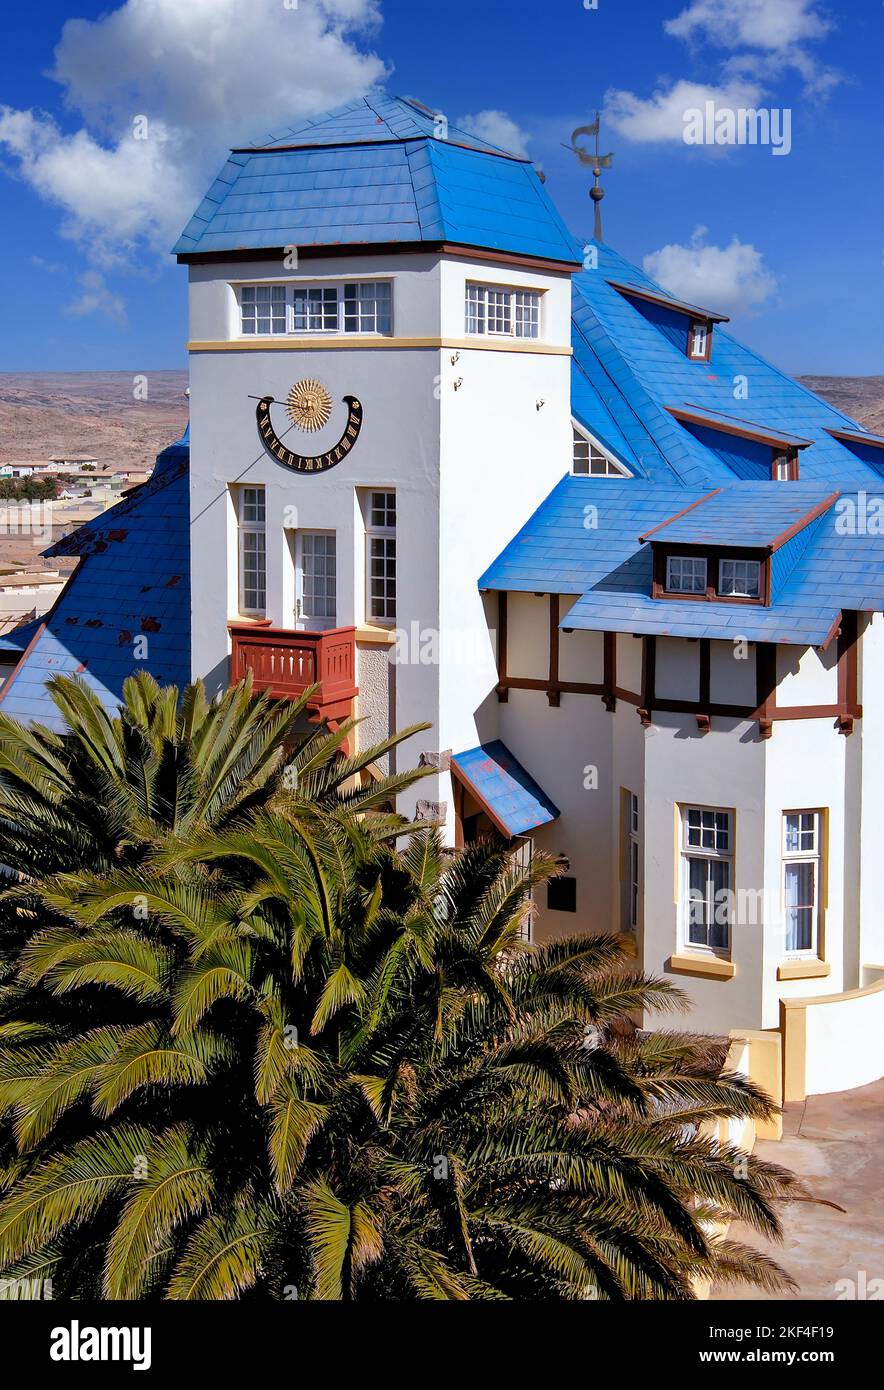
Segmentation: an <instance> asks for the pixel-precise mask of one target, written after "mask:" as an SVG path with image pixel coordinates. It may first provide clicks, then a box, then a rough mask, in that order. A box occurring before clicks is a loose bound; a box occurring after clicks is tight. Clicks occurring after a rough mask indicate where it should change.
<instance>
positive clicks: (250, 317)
mask: <svg viewBox="0 0 884 1390" xmlns="http://www.w3.org/2000/svg"><path fill="white" fill-rule="evenodd" d="M240 303H241V305H242V331H243V333H266V334H273V333H285V331H286V318H285V314H286V306H285V285H243V288H242V296H241V299H240Z"/></svg>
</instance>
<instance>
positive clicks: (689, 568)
mask: <svg viewBox="0 0 884 1390" xmlns="http://www.w3.org/2000/svg"><path fill="white" fill-rule="evenodd" d="M666 588H667V589H668V590H669V592H670V593H673V594H705V592H706V560H705V557H703V556H701V555H668V556H667V557H666Z"/></svg>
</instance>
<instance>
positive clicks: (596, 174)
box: [565, 111, 614, 241]
mask: <svg viewBox="0 0 884 1390" xmlns="http://www.w3.org/2000/svg"><path fill="white" fill-rule="evenodd" d="M600 126H601V117H600V116H599V113H598V111H596V113H595V120H594V121H593V122H592V124H591V125H579V126H578V127H577V129H576V130H572V132H571V143H570V145H566V146H565V149H566V150H571V152H572V153H573V154H576V156H577V158H578V159H579V160H580V163H581V164H589V165H591V166H592V177H593V185H592V188H591V189H590V190H589V196H590V198H591V199H592V201H593V206H594V208H595V227H594V229H593V236H594V238H595V240H596V241H601V239H602V208H601V202H602V199H603V198H604V196H605V190H604V189H603V188H602V186H601V184H600V183H599V179H600V178H601V174H602V170H603V169H610V167H611V165H612V164H613V162H614V156H613V154H600V153H599V129H600ZM580 135H587V136H589V138H590V139H593V138H594V139H595V149H594V150H588V149H587V148H586V146H585V145H578V144H577V138H578V136H580Z"/></svg>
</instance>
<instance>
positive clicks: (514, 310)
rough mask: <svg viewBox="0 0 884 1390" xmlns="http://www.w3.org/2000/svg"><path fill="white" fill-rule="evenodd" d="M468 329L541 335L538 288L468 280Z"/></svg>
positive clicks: (520, 335) (518, 335) (501, 334)
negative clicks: (506, 286)
mask: <svg viewBox="0 0 884 1390" xmlns="http://www.w3.org/2000/svg"><path fill="white" fill-rule="evenodd" d="M466 331H467V333H478V334H494V335H495V336H497V337H504V338H507V337H508V338H539V337H540V293H539V291H538V290H512V289H507V288H505V287H504V286H502V285H474V284H468V285H467V287H466Z"/></svg>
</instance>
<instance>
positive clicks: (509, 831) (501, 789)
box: [451, 739, 559, 837]
mask: <svg viewBox="0 0 884 1390" xmlns="http://www.w3.org/2000/svg"><path fill="white" fill-rule="evenodd" d="M451 763H452V771H453V772H454V774H455V776H457V777H458V778H459V779H460V781H461V782H462V783H463V784H464V786H465V787H466V788H467V789H468V791H469V792H470V793H471V794H472V796H473V797H474V798H475V800H476V801H478V802H479V805H480V806H482V807H484V809H485V810H486V811H487V812H488V815H489V816H490V817H491V819H492V821H494V823H495V824H496V825H497V827H498V829H499V830H500V831H501V832H502V834H504V835H508V836H510V837H512V836H513V835H524V834H526V833H527V832H528V831H529V830H536V829H537V827H538V826H539V825H548V824H549V822H550V821H554V820H557V819H558V816H559V809H558V807H557V806H556V805H555V804H554V803H553V802H552V801H551V800H550V799H549V797H548V796H547V794H546V792H545V791H544V790H543V789H542V787H540V786H538V784H537V783H536V782H535V781H534V778H533V777H532V776H531V774H530V773H528V772H526V771H525V769H524V767H523V766H522V764H521V763H520V762H519V760H518V758H515V757H513V755H512V753H511V752H510V750H509V749H508V748H507V746H506V744H505V743H501V741H500V739H494V740H493V741H492V742H491V743H480V744H479V746H478V747H477V748H468V749H467V750H466V752H464V753H456V754H455V755H454V756H453V757H452V759H451Z"/></svg>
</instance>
